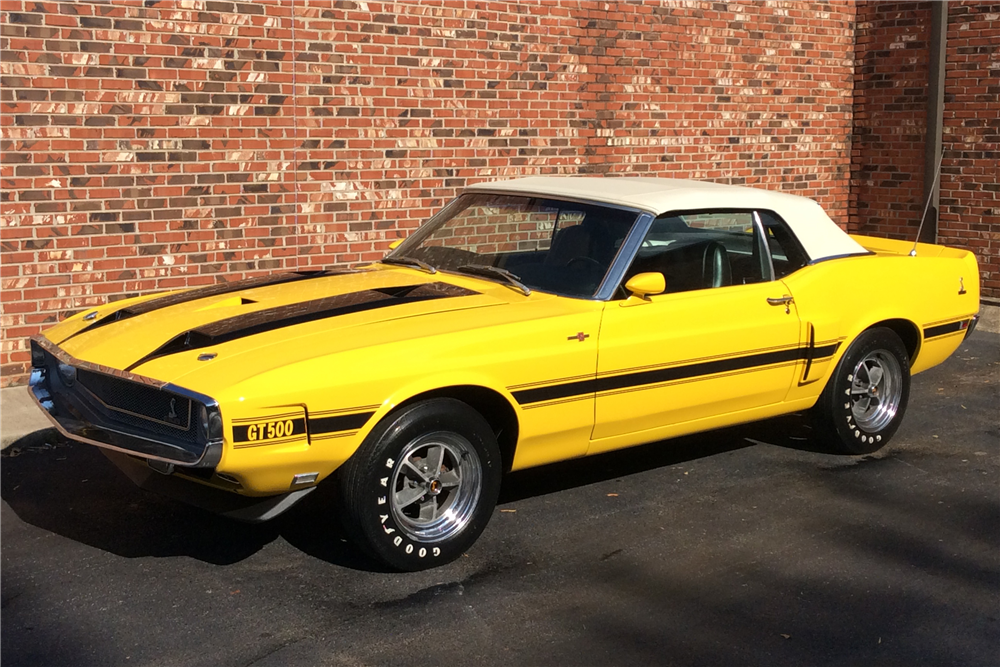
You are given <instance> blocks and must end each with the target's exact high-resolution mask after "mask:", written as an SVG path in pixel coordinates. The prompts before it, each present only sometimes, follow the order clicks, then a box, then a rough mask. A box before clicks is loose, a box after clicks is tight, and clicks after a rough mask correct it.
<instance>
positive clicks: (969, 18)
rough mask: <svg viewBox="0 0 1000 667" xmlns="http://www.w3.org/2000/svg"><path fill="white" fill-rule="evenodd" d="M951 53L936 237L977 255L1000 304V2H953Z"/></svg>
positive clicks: (986, 292)
mask: <svg viewBox="0 0 1000 667" xmlns="http://www.w3.org/2000/svg"><path fill="white" fill-rule="evenodd" d="M947 52H948V56H947V65H946V67H945V111H944V130H943V135H944V138H943V143H944V159H943V161H942V166H941V224H940V226H939V231H938V239H939V241H940V242H941V243H944V244H946V245H953V246H959V247H963V248H968V249H969V250H972V251H973V252H975V253H976V256H977V257H978V258H979V268H980V274H981V279H982V283H981V284H982V294H983V296H984V297H985V298H987V299H989V300H990V302H991V303H993V304H997V305H1000V3H997V4H993V5H984V4H982V3H962V4H960V5H955V6H952V7H951V8H950V9H949V12H948V49H947Z"/></svg>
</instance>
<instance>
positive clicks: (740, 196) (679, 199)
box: [466, 176, 868, 261]
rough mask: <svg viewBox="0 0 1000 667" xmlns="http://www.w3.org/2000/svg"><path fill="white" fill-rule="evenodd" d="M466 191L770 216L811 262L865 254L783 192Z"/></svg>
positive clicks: (630, 187) (560, 181) (655, 187)
mask: <svg viewBox="0 0 1000 667" xmlns="http://www.w3.org/2000/svg"><path fill="white" fill-rule="evenodd" d="M466 191H467V192H509V193H511V194H515V193H516V194H534V195H545V196H551V197H555V198H559V197H566V198H570V199H583V200H589V201H598V202H604V203H607V204H616V205H618V206H627V207H630V208H638V209H642V210H644V211H649V212H650V213H652V214H654V215H660V214H663V213H668V212H670V211H691V210H697V209H706V208H742V209H762V210H768V211H774V212H775V213H777V214H778V215H779V216H781V219H782V220H784V221H785V222H787V223H788V226H789V227H791V229H792V232H794V233H795V236H796V237H797V238H798V239H799V241H800V242H801V243H802V247H803V249H805V251H806V253H807V254H808V255H809V258H810V259H811V260H813V261H815V260H819V259H825V258H829V257H839V256H842V255H862V254H867V253H868V251H867V250H865V249H864V248H863V247H861V245H860V244H859V243H858V242H857V241H855V240H854V239H852V238H851V237H850V236H848V235H847V233H846V232H844V230H842V229H841V228H840V227H838V226H837V224H836V223H835V222H834V221H833V220H831V219H830V217H829V216H828V215H827V214H826V212H824V211H823V208H822V207H821V206H820V205H819V204H817V203H816V202H814V201H813V200H811V199H807V198H805V197H797V196H795V195H788V194H784V193H782V192H773V191H771V190H760V189H757V188H744V187H739V186H736V185H722V184H720V183H710V182H708V181H691V180H686V179H679V178H639V177H622V178H601V177H589V176H531V177H528V178H517V179H513V180H509V181H495V182H492V183H477V184H476V185H473V186H470V187H469V188H467V189H466Z"/></svg>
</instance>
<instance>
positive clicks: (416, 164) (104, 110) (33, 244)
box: [0, 0, 855, 385]
mask: <svg viewBox="0 0 1000 667" xmlns="http://www.w3.org/2000/svg"><path fill="white" fill-rule="evenodd" d="M854 11H855V10H854V6H853V4H850V3H843V4H841V3H837V4H821V3H808V2H786V1H781V0H777V1H772V2H767V3H754V4H749V3H748V4H722V3H710V2H685V3H682V4H676V5H673V4H671V5H666V4H663V3H646V4H632V3H604V2H600V3H598V2H581V3H547V4H539V3H509V2H477V1H473V0H465V1H458V0H449V1H446V2H443V3H378V2H367V3H360V2H359V3H353V2H319V1H312V0H308V1H307V0H298V1H296V2H294V3H291V2H282V3H278V2H253V3H239V2H225V1H220V2H214V1H210V0H183V1H177V2H167V1H163V2H156V1H146V2H138V1H135V2H116V3H113V4H112V3H90V2H44V1H43V2H34V1H31V0H2V3H0V52H2V53H0V77H2V80H0V111H2V116H0V132H2V134H0V139H2V142H3V143H2V146H0V148H2V160H0V182H2V186H3V191H2V202H0V225H2V229H0V231H2V246H0V248H2V253H0V269H2V287H3V293H2V312H0V318H2V324H3V334H2V340H0V346H2V347H0V373H2V376H0V383H2V384H4V385H6V384H10V383H12V382H20V381H23V378H24V372H25V368H26V365H27V363H28V353H27V348H26V345H25V337H26V336H28V335H30V334H32V333H35V332H37V331H39V330H40V329H41V328H43V327H44V326H46V325H47V324H49V323H52V322H55V321H57V320H58V319H59V318H60V317H63V316H64V315H65V314H66V313H68V312H71V311H75V310H78V309H81V308H85V307H88V306H90V305H93V304H96V303H100V302H103V301H105V300H107V299H115V298H120V297H123V296H125V295H129V294H135V293H139V292H145V291H149V290H154V289H165V288H172V287H182V286H191V285H198V284H203V283H211V282H215V281H218V280H228V279H231V278H236V277H243V276H246V275H252V274H257V273H262V272H268V271H276V270H287V269H291V268H296V267H298V268H304V267H307V266H316V265H327V264H345V263H346V264H350V263H356V262H361V261H365V260H370V259H374V258H377V257H379V256H380V255H381V254H382V252H383V250H384V248H385V247H386V245H387V243H388V240H391V239H392V238H394V237H395V236H397V234H398V232H399V230H403V231H404V232H405V230H407V229H409V228H412V227H414V226H415V225H417V224H418V223H419V222H420V221H421V220H422V219H424V218H425V217H427V216H428V214H430V213H431V212H432V211H433V210H435V209H436V208H438V207H440V206H441V205H442V204H443V203H444V202H445V201H446V200H447V199H449V198H450V197H452V196H453V195H454V194H455V193H456V192H457V191H458V190H459V189H461V188H462V187H463V186H465V185H467V184H471V183H474V182H478V181H481V180H488V179H495V178H502V177H513V176H519V175H526V174H535V173H585V174H605V173H607V174H621V175H625V174H646V175H664V176H677V177H688V178H701V179H712V180H717V181H723V182H729V183H738V184H748V185H762V186H764V187H769V188H775V189H787V190H791V191H794V192H796V193H799V194H803V195H808V196H812V197H815V198H817V199H818V200H819V201H820V202H822V203H823V204H824V205H825V206H826V207H827V210H828V211H829V212H830V214H831V215H832V216H833V217H834V218H835V219H836V220H838V221H839V222H842V223H844V224H846V223H847V220H848V211H847V197H848V189H849V179H850V156H849V144H850V140H851V103H852V89H853V73H852V72H853V63H852V58H853V45H854ZM387 239H388V240H387Z"/></svg>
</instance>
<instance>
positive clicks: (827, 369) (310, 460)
mask: <svg viewBox="0 0 1000 667" xmlns="http://www.w3.org/2000/svg"><path fill="white" fill-rule="evenodd" d="M911 249H912V251H911ZM978 307H979V278H978V268H977V265H976V259H975V257H974V256H973V255H972V254H970V253H968V252H965V251H962V250H956V249H952V248H946V247H941V246H934V245H924V244H920V245H916V246H913V244H910V243H906V242H903V241H892V240H886V239H877V238H865V237H852V236H849V235H847V234H846V233H844V232H843V231H842V230H841V229H840V228H838V227H837V226H836V225H835V224H834V223H833V222H832V221H831V220H830V218H829V217H827V215H826V214H825V213H824V212H823V210H822V209H821V207H820V206H819V205H817V204H816V203H815V202H813V201H811V200H809V199H805V198H802V197H795V196H791V195H787V194H778V193H775V192H768V191H765V190H757V189H751V188H741V187H734V186H726V185H719V184H713V183H704V182H697V181H683V180H667V179H651V178H604V179H602V178H540V177H536V178H525V179H518V180H512V181H504V182H497V183H490V184H483V185H477V186H475V187H471V188H469V189H467V190H466V191H465V192H463V194H461V195H460V196H459V197H458V198H457V199H455V200H454V201H452V202H451V203H449V204H448V205H447V206H445V207H444V208H443V209H442V210H441V211H440V212H439V213H438V214H437V215H435V216H434V217H433V218H431V219H430V220H429V221H428V222H427V223H426V224H424V225H423V226H421V227H420V228H419V229H418V230H416V231H415V232H414V233H413V234H412V235H411V236H410V237H409V238H407V239H406V240H405V241H403V242H402V243H401V244H400V245H398V247H396V248H394V249H393V250H392V251H391V252H390V253H389V254H388V255H387V256H386V257H385V258H384V259H383V260H381V261H380V262H377V263H375V264H373V265H370V266H365V267H361V268H358V269H356V270H326V271H314V272H299V273H290V274H283V275H273V276H266V277H262V278H255V279H251V280H245V281H241V282H230V283H219V284H216V285H212V286H210V287H204V288H199V289H192V290H187V291H178V292H172V293H169V294H152V295H146V296H142V297H138V298H134V299H129V300H126V301H118V302H114V303H109V304H107V305H104V306H101V307H99V308H95V309H92V310H89V311H86V312H82V313H79V314H77V315H75V316H73V317H71V318H69V319H67V320H65V321H64V322H62V323H60V324H58V325H57V326H54V327H52V328H51V329H49V330H48V331H47V332H46V333H45V334H44V335H42V336H37V337H35V338H34V339H33V340H32V366H33V372H32V376H31V387H30V390H31V392H32V395H33V396H34V397H35V399H36V401H37V402H38V404H39V405H40V406H41V407H42V408H43V409H44V410H45V411H46V413H47V414H48V415H49V416H50V417H51V418H52V420H53V421H54V423H55V424H56V426H57V427H58V428H59V430H60V431H62V432H63V433H64V434H65V435H66V436H68V437H70V438H73V439H75V440H78V441H81V442H86V443H90V444H93V445H96V446H98V447H100V448H102V450H103V451H105V453H107V454H108V456H109V457H110V458H112V460H114V461H115V462H116V463H117V464H118V465H119V467H121V468H122V469H123V470H124V471H125V472H126V473H127V474H128V475H129V476H130V477H131V478H132V479H133V480H134V481H136V482H137V483H139V484H140V485H142V486H145V487H147V488H150V489H154V490H159V491H161V492H164V493H170V494H172V495H174V496H178V497H181V498H183V499H185V500H187V501H189V502H192V503H194V504H198V505H202V506H205V507H210V508H212V509H214V510H215V511H218V512H221V513H223V514H226V515H229V516H232V517H235V518H240V519H245V520H264V519H268V518H271V517H273V516H275V515H277V514H279V513H280V512H282V511H283V510H284V509H286V508H288V507H289V506H291V505H292V504H294V503H295V502H296V501H297V500H298V499H300V498H302V497H303V496H304V495H306V494H307V493H309V492H310V491H312V490H314V489H315V487H316V485H317V484H319V483H321V482H323V481H324V480H325V479H327V478H330V483H331V484H333V485H335V486H336V496H335V497H336V498H337V500H336V503H337V507H336V508H335V510H334V513H335V514H336V515H337V516H339V517H340V518H341V519H342V520H343V523H344V525H345V526H346V528H347V530H348V533H349V534H350V535H351V536H352V538H353V539H354V541H355V542H356V543H357V545H358V546H360V547H361V548H363V549H365V550H366V551H368V552H369V553H370V554H371V555H373V556H374V557H375V558H377V559H379V560H381V561H382V562H383V563H385V564H387V565H389V566H391V567H393V568H398V569H401V570H418V569H423V568H427V567H432V566H434V565H439V564H442V563H446V562H448V561H449V560H452V559H454V558H456V557H458V556H460V555H461V554H462V553H463V551H465V550H467V549H468V548H469V547H470V546H471V545H472V543H473V542H474V541H475V540H476V538H477V537H478V536H479V535H480V533H481V532H482V530H483V529H484V527H485V526H486V523H487V521H488V520H489V518H490V516H491V514H492V512H493V509H494V505H495V503H496V499H497V494H498V492H499V488H500V482H501V478H502V475H503V474H504V473H505V472H508V471H511V470H520V469H523V468H528V467H531V466H538V465H542V464H546V463H552V462H554V461H561V460H565V459H571V458H574V457H580V456H587V455H590V454H596V453H600V452H607V451H611V450H615V449H620V448H623V447H630V446H632V445H638V444H640V443H647V442H652V441H659V440H663V439H666V438H672V437H674V436H679V435H683V434H688V433H693V432H696V431H705V430H709V429H716V428H719V427H723V426H727V425H731V424H736V423H740V422H747V421H752V420H758V419H764V418H768V417H772V416H775V415H780V414H784V413H790V412H796V411H804V410H807V409H808V410H810V414H811V415H812V416H813V418H814V420H815V423H816V424H817V428H816V432H817V433H818V434H819V435H818V437H821V438H823V439H824V440H826V441H827V442H828V443H829V445H830V446H833V447H835V448H836V449H838V450H839V451H842V452H845V453H848V454H862V453H867V452H872V451H874V450H876V449H878V448H879V447H881V446H883V445H884V444H885V443H886V442H888V441H889V439H890V438H891V437H892V435H893V433H894V432H895V431H896V429H897V428H898V427H899V424H900V421H901V419H902V417H903V412H904V410H905V408H906V403H907V398H908V394H909V386H910V375H911V374H913V373H918V372H920V371H923V370H925V369H927V368H930V367H932V366H934V365H935V364H939V363H941V362H942V361H943V360H944V359H945V358H947V357H948V355H950V354H951V353H952V352H954V351H955V349H956V348H957V347H958V345H959V344H960V343H961V342H962V340H963V338H964V337H965V336H967V335H968V334H969V333H970V332H971V331H972V329H973V327H974V325H975V323H976V318H977V311H978ZM664 446H669V444H664Z"/></svg>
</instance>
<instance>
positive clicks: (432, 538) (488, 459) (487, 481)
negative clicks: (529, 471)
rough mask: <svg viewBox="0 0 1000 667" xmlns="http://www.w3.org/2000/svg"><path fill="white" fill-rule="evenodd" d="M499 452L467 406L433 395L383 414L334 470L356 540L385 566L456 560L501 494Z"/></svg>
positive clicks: (406, 568)
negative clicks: (349, 457) (352, 454)
mask: <svg viewBox="0 0 1000 667" xmlns="http://www.w3.org/2000/svg"><path fill="white" fill-rule="evenodd" d="M500 478H501V461H500V450H499V447H498V446H497V442H496V438H495V436H494V435H493V431H492V429H491V428H490V426H489V424H488V423H487V422H486V420H485V419H483V417H482V416H481V415H480V414H479V413H478V412H476V411H475V410H473V409H472V408H471V407H469V406H468V405H466V404H465V403H462V402H461V401H458V400H455V399H451V398H435V399H429V400H426V401H421V402H419V403H414V404H412V405H409V406H406V407H404V408H402V409H400V410H398V411H397V412H394V413H392V414H390V415H388V416H387V417H386V418H385V419H384V420H383V421H382V422H381V423H379V424H378V425H377V426H376V427H375V429H374V430H373V431H372V432H371V433H370V434H369V436H368V437H367V438H366V439H365V441H364V443H362V445H361V447H360V448H359V449H358V451H357V452H355V453H354V456H352V457H351V459H350V460H349V461H348V462H347V463H345V464H344V467H343V468H342V469H341V471H340V473H339V497H340V507H339V511H340V512H341V515H342V518H343V522H344V525H345V528H346V529H347V531H348V534H349V535H350V536H351V538H352V539H353V540H354V541H355V543H356V544H357V545H358V546H359V547H361V548H362V549H364V550H365V551H367V552H368V553H369V554H371V555H372V556H374V557H375V558H376V559H378V560H379V561H381V562H382V563H384V564H386V565H388V566H389V567H391V568H393V569H397V570H403V571H416V570H424V569H427V568H431V567H436V566H438V565H443V564H445V563H448V562H450V561H452V560H454V559H456V558H458V557H459V556H461V555H462V554H463V553H464V552H465V551H466V550H467V549H468V548H469V547H470V546H472V544H473V542H475V541H476V539H477V538H478V537H479V535H480V534H481V533H482V532H483V529H484V528H486V524H487V522H488V521H489V519H490V516H491V514H492V513H493V508H494V506H495V505H496V501H497V496H498V494H499V492H500Z"/></svg>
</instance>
